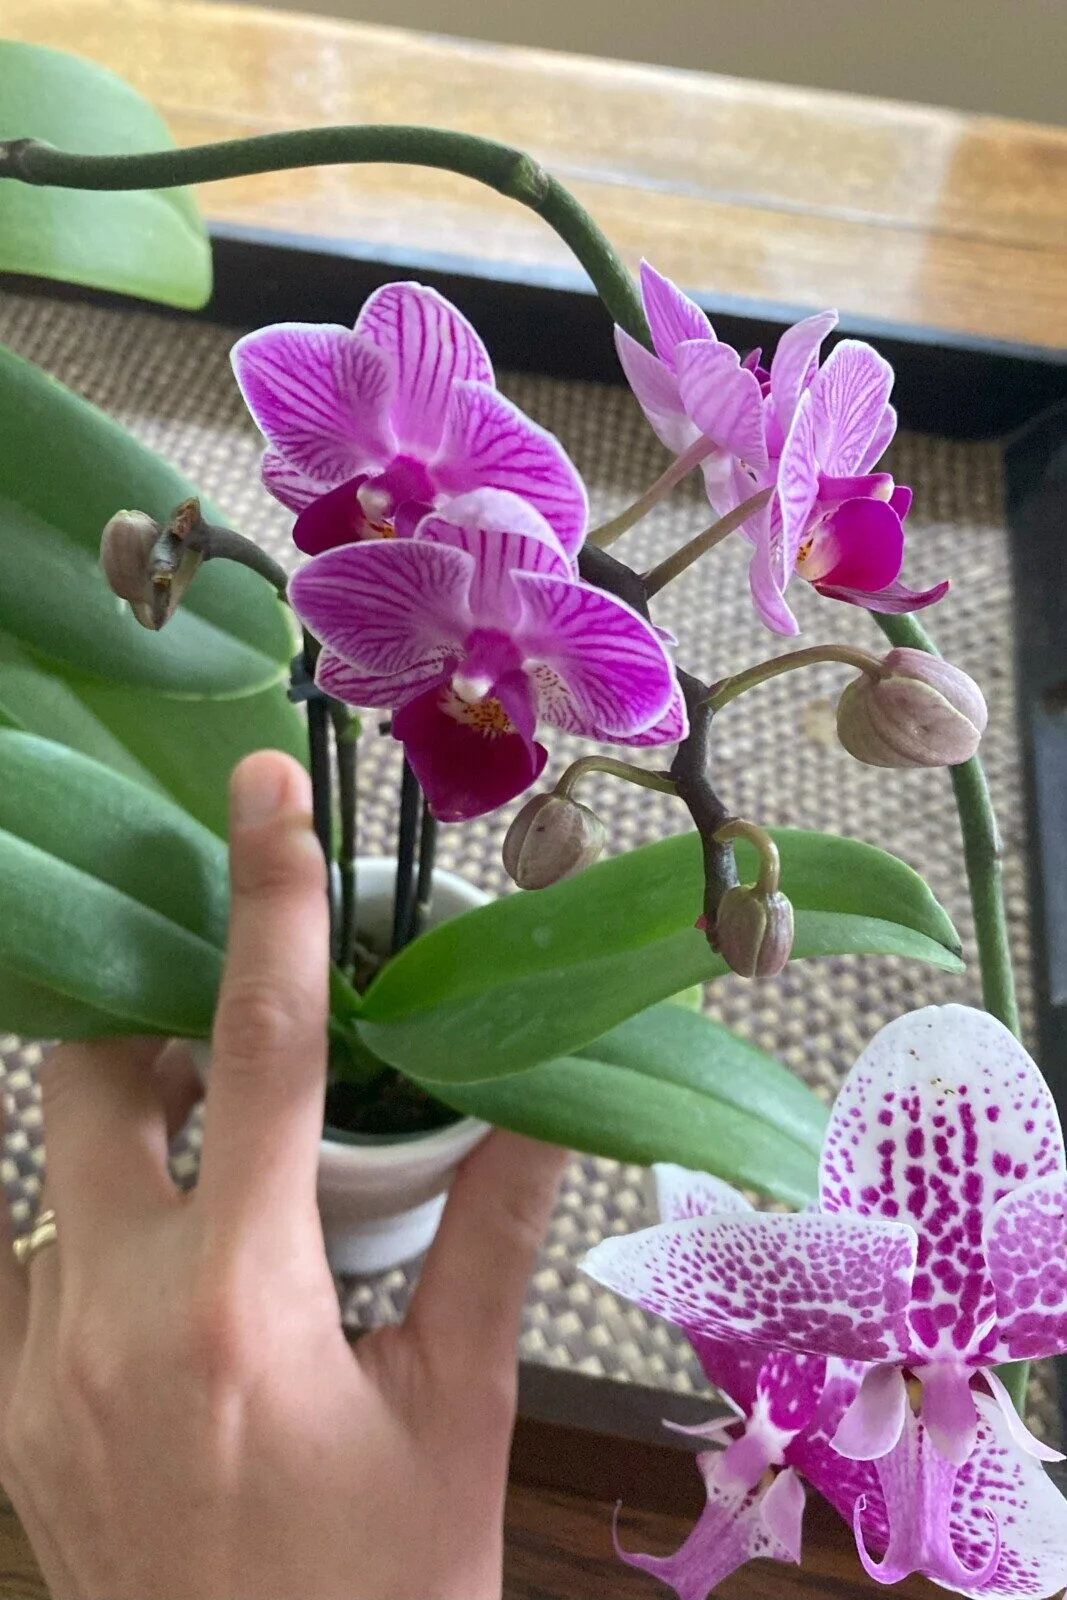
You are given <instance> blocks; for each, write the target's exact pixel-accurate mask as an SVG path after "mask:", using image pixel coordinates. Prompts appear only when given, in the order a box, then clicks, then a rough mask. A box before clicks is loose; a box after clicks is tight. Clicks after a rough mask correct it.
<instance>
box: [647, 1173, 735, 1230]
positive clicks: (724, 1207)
mask: <svg viewBox="0 0 1067 1600" xmlns="http://www.w3.org/2000/svg"><path fill="white" fill-rule="evenodd" d="M649 1180H650V1181H649V1185H648V1187H649V1188H650V1189H651V1190H652V1191H653V1192H652V1197H651V1198H652V1208H653V1209H654V1210H655V1212H656V1215H657V1217H658V1220H659V1221H660V1222H681V1221H683V1220H684V1219H685V1218H687V1217H703V1216H707V1214H708V1213H709V1212H711V1211H715V1212H721V1211H751V1210H752V1209H753V1207H752V1204H751V1202H750V1201H748V1200H746V1199H745V1197H744V1195H743V1194H741V1193H740V1192H739V1190H737V1189H735V1188H734V1187H733V1185H732V1184H729V1183H727V1182H726V1181H725V1180H724V1179H723V1178H714V1177H712V1175H711V1173H710V1172H690V1170H689V1168H688V1167H679V1166H676V1165H675V1164H674V1163H673V1162H671V1161H657V1162H656V1163H655V1164H654V1165H653V1167H652V1168H651V1171H650V1173H649Z"/></svg>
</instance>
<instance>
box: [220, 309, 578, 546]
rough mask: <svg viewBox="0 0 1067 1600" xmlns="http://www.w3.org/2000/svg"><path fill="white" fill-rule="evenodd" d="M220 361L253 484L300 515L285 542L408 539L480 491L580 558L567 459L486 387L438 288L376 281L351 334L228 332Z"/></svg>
mask: <svg viewBox="0 0 1067 1600" xmlns="http://www.w3.org/2000/svg"><path fill="white" fill-rule="evenodd" d="M231 359H232V362H233V368H234V372H235V374H236V377H237V382H238V384H239V385H240V389H241V393H242V395H243V396H244V399H245V404H246V405H247V406H248V409H249V411H250V412H251V413H252V416H253V417H254V418H255V421H256V423H257V425H258V426H259V429H260V431H261V432H262V433H263V434H264V436H265V437H266V440H267V446H268V448H267V451H266V454H265V455H264V458H263V481H264V483H265V484H266V486H267V488H268V489H269V490H270V492H271V493H272V494H273V495H274V496H275V498H276V499H278V500H280V501H281V502H282V504H283V505H286V506H288V507H289V508H290V509H291V510H293V511H297V512H299V513H301V515H300V516H299V517H298V520H297V524H296V528H295V530H294V538H295V540H296V543H297V546H298V548H299V549H301V550H303V551H305V552H306V553H308V554H309V555H318V554H320V553H321V552H322V551H324V550H328V549H332V548H333V547H335V546H337V545H341V544H348V543H350V542H352V541H354V540H361V539H373V538H380V537H382V536H391V535H393V534H399V535H407V534H410V533H411V531H412V530H413V528H414V526H415V524H416V522H418V521H419V519H420V518H421V517H423V516H425V515H426V513H427V512H429V511H431V510H434V509H436V508H439V507H440V506H442V505H443V504H445V503H446V502H447V501H448V500H450V499H453V498H455V497H457V496H460V495H465V494H468V493H470V492H471V491H472V490H475V489H481V488H495V489H507V490H510V491H512V492H514V493H517V494H520V495H521V496H522V497H523V499H525V500H527V501H529V503H530V504H531V505H532V506H534V507H536V509H537V510H538V511H540V513H541V515H542V516H543V517H544V518H545V520H546V521H547V522H548V524H549V526H550V527H551V528H552V531H553V532H554V533H555V535H556V538H557V539H558V540H559V542H560V544H561V545H562V546H563V548H564V550H565V551H566V552H567V554H568V555H569V556H573V555H575V554H576V553H577V551H578V549H579V547H580V545H581V543H582V540H583V539H584V537H585V529H586V521H587V515H588V504H587V500H586V493H585V488H584V486H583V484H582V480H581V478H580V477H579V476H578V472H577V470H576V468H575V467H574V464H573V463H572V461H571V460H570V458H569V457H568V456H567V454H566V452H565V451H564V450H563V448H562V446H561V445H560V444H559V442H558V441H557V440H556V439H555V438H554V437H553V436H552V434H550V433H548V432H546V430H545V429H544V428H540V427H538V426H537V424H536V423H534V422H531V421H530V419H529V418H528V417H526V416H524V415H523V413H522V412H521V411H520V410H519V408H518V407H517V406H515V405H512V403H511V401H510V400H505V398H504V396H503V395H502V394H499V393H498V392H497V389H496V387H495V380H494V377H493V368H492V364H491V362H490V360H489V356H488V354H487V352H486V349H485V346H484V345H483V344H482V341H481V339H480V338H479V337H478V335H477V334H476V333H475V331H474V329H473V328H472V327H471V325H470V323H469V322H468V321H467V319H466V318H465V317H463V316H461V314H460V313H459V312H458V311H457V310H456V308H455V306H453V305H450V304H449V302H448V301H447V300H445V299H444V298H443V296H441V295H439V294H438V293H437V292H436V290H434V289H427V288H424V287H423V286H422V285H421V284H417V283H390V284H386V285H385V286H384V288H381V289H377V290H376V291H375V292H374V294H372V295H371V297H370V299H369V300H368V301H367V302H366V304H365V305H364V307H363V309H362V311H361V312H360V314H359V317H358V318H357V320H356V325H355V328H354V329H350V328H342V327H337V326H334V325H331V324H323V323H304V322H283V323H279V324H277V325H276V326H274V327H270V328H261V329H259V330H258V332H256V333H250V334H248V335H246V337H245V338H243V339H239V340H238V342H237V344H236V345H235V346H234V348H233V352H232V356H231Z"/></svg>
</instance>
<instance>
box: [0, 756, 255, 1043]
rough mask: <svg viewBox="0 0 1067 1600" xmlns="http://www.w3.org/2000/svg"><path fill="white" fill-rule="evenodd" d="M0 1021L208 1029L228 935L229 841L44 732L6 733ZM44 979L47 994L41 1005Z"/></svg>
mask: <svg viewBox="0 0 1067 1600" xmlns="http://www.w3.org/2000/svg"><path fill="white" fill-rule="evenodd" d="M0 772H2V774H3V781H2V782H0V1005H2V1004H3V1002H4V999H5V996H6V997H7V998H8V1000H9V1001H10V1004H11V1011H10V1012H7V1011H2V1012H0V1026H3V1027H9V1028H14V1029H16V1030H17V1031H20V1032H29V1033H38V1034H50V1035H56V1034H80V1033H86V1032H88V1033H98V1032H100V1031H102V1030H101V1026H100V1021H99V1019H100V1015H101V1013H103V1014H104V1015H105V1016H106V1017H107V1019H108V1027H107V1028H106V1029H105V1030H103V1031H108V1032H110V1031H116V1028H117V1029H118V1030H119V1031H123V1030H125V1031H129V1032H158V1033H165V1034H166V1033H172V1034H183V1035H190V1036H200V1035H206V1034H207V1033H208V1032H209V1030H210V1027H211V1019H212V1014H213V1011H214V1005H215V997H216V992H217V988H218V981H219V975H220V972H221V965H222V949H223V945H224V942H225V938H226V913H227V874H226V852H225V849H224V847H223V845H222V842H221V841H220V840H219V839H218V838H216V837H215V835H214V834H212V833H211V832H209V831H208V829H206V828H204V827H201V825H200V824H199V823H197V822H194V821H193V820H192V818H191V817H189V816H188V815H187V814H186V813H185V812H184V811H183V810H182V809H181V808H180V807H178V806H176V805H174V804H172V803H171V802H170V801H168V800H166V799H164V798H162V797H161V796H158V795H155V794H152V793H151V792H150V791H149V790H147V789H145V788H144V787H143V786H142V785H140V784H138V783H134V782H131V781H130V780H129V779H128V778H124V777H119V776H118V775H117V774H116V773H114V772H111V771H109V770H108V769H107V768H106V767H103V766H100V765H99V764H98V763H97V762H95V761H91V760H88V759H87V758H86V757H84V756H82V755H78V754H75V753H74V752H72V751H70V750H67V749H65V748H64V747H63V746H62V745H58V744H54V743H52V742H51V741H49V740H46V739H39V738H36V737H34V736H32V735H29V734H25V733H20V732H17V731H14V730H9V729H4V730H0ZM34 986H37V987H38V988H40V989H43V990H46V991H48V994H47V996H46V1003H42V1005H41V1009H40V1012H39V1013H38V1012H37V1011H36V1010H35V1004H36V1000H35V992H34Z"/></svg>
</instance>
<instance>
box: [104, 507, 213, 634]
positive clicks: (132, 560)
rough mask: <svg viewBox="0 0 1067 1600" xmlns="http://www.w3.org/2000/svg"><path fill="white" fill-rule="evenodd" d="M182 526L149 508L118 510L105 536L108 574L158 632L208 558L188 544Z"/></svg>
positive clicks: (135, 611)
mask: <svg viewBox="0 0 1067 1600" xmlns="http://www.w3.org/2000/svg"><path fill="white" fill-rule="evenodd" d="M190 504H192V502H190ZM181 510H182V508H181V507H180V508H179V512H180V511H181ZM197 512H198V514H199V508H197ZM178 526H179V524H178V523H177V521H175V522H174V523H173V524H172V526H171V527H169V528H163V527H161V526H160V525H159V523H158V522H156V521H154V520H153V518H152V517H150V516H148V515H147V514H146V513H145V512H143V511H118V512H116V513H115V515H114V516H113V517H112V518H111V520H110V522H108V524H107V526H106V527H105V529H104V532H103V534H102V536H101V539H100V565H101V566H102V567H103V569H104V576H105V578H106V579H107V581H108V583H109V585H110V586H111V588H112V589H113V590H114V591H115V593H116V594H117V595H118V596H119V598H120V599H121V600H126V601H127V602H128V603H129V606H130V610H131V611H132V612H133V614H134V616H135V617H136V619H137V621H138V622H139V623H140V624H141V626H142V628H149V629H151V630H152V632H158V631H159V629H160V628H162V627H163V625H164V623H166V622H169V620H170V618H171V617H172V616H173V615H174V612H175V609H176V608H177V605H178V602H179V601H180V600H181V597H182V595H183V594H184V593H185V591H186V589H187V588H188V587H189V584H190V583H191V582H192V579H193V575H194V573H195V572H196V569H197V568H198V567H199V565H200V563H201V561H202V560H203V557H202V555H201V554H200V552H199V551H198V550H189V549H186V548H185V546H184V545H183V543H182V539H181V535H180V532H176V531H175V528H177V527H178Z"/></svg>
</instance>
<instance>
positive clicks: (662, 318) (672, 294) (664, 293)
mask: <svg viewBox="0 0 1067 1600" xmlns="http://www.w3.org/2000/svg"><path fill="white" fill-rule="evenodd" d="M640 270H641V299H642V301H643V302H644V307H645V316H646V317H647V318H648V326H649V329H650V330H651V333H652V344H653V346H654V348H655V351H656V354H657V355H658V356H659V358H660V360H661V361H665V362H666V363H667V365H668V366H669V367H671V368H673V366H674V351H675V347H676V346H677V345H680V344H684V343H685V341H686V340H687V339H707V340H710V341H712V342H717V341H716V340H715V330H714V328H713V327H712V325H711V323H710V322H709V321H708V319H707V317H706V316H705V315H704V313H703V311H701V309H700V307H699V306H698V305H697V303H696V301H695V300H690V298H689V296H688V295H685V294H683V293H682V291H681V290H680V289H678V288H676V287H675V285H674V284H673V283H672V282H671V280H670V279H669V278H665V277H663V275H662V273H659V272H657V271H656V269H655V267H652V266H649V264H648V262H647V261H642V263H641V269H640Z"/></svg>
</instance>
